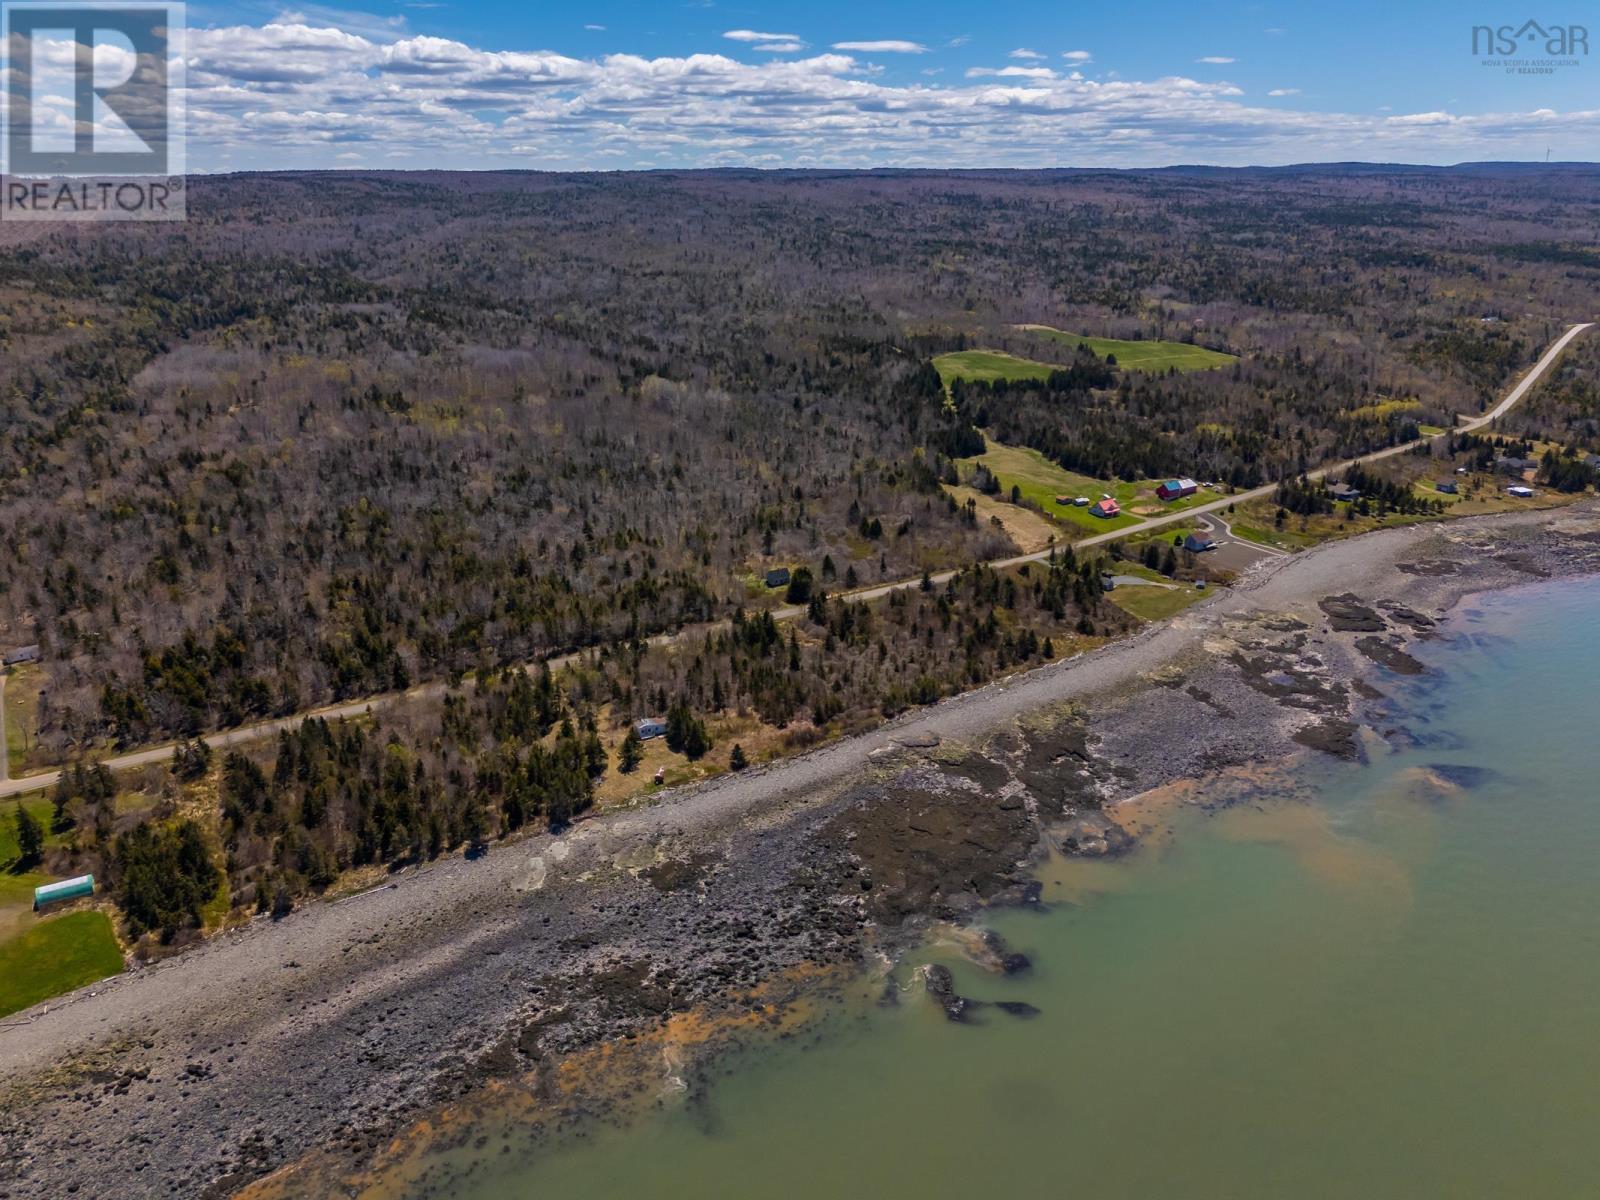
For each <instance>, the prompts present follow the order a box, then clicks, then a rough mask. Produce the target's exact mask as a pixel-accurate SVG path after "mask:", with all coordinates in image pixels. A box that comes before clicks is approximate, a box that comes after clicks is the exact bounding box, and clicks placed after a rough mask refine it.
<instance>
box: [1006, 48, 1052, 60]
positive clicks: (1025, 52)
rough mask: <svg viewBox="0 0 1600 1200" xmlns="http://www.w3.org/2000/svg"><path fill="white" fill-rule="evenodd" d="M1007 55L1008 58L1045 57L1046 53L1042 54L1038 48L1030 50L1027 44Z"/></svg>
mask: <svg viewBox="0 0 1600 1200" xmlns="http://www.w3.org/2000/svg"><path fill="white" fill-rule="evenodd" d="M1006 57H1007V58H1043V57H1044V55H1042V54H1040V53H1039V52H1038V51H1037V50H1029V49H1028V48H1027V47H1026V46H1018V47H1017V48H1016V49H1015V50H1013V51H1012V52H1011V53H1010V54H1008V55H1006Z"/></svg>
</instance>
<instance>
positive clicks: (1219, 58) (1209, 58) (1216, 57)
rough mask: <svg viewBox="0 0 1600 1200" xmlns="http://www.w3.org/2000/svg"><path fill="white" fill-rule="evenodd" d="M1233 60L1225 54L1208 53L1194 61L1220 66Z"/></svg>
mask: <svg viewBox="0 0 1600 1200" xmlns="http://www.w3.org/2000/svg"><path fill="white" fill-rule="evenodd" d="M1234 61H1236V60H1235V59H1232V58H1229V57H1228V56H1227V55H1226V54H1208V55H1206V56H1205V57H1204V58H1197V59H1195V62H1197V63H1210V64H1212V65H1213V66H1221V65H1223V64H1225V63H1231V62H1234Z"/></svg>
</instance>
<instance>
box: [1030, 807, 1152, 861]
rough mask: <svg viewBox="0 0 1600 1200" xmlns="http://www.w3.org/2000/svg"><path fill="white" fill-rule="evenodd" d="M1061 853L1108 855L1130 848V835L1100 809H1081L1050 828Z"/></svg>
mask: <svg viewBox="0 0 1600 1200" xmlns="http://www.w3.org/2000/svg"><path fill="white" fill-rule="evenodd" d="M1050 836H1051V837H1052V838H1053V839H1054V840H1055V843H1056V846H1057V848H1058V849H1059V850H1060V851H1061V853H1063V854H1079V855H1082V856H1083V857H1085V858H1111V857H1115V856H1116V855H1118V854H1122V853H1125V852H1126V851H1128V850H1131V849H1132V848H1133V845H1134V839H1133V835H1132V834H1131V833H1129V832H1128V831H1127V830H1126V829H1124V828H1123V827H1122V826H1121V825H1118V824H1117V823H1116V822H1115V821H1113V820H1112V819H1111V818H1110V817H1108V816H1106V815H1105V814H1104V813H1101V812H1087V813H1081V814H1079V815H1078V816H1076V817H1074V818H1073V819H1072V820H1070V821H1066V822H1064V823H1062V824H1060V825H1057V826H1055V827H1054V828H1052V829H1051V830H1050Z"/></svg>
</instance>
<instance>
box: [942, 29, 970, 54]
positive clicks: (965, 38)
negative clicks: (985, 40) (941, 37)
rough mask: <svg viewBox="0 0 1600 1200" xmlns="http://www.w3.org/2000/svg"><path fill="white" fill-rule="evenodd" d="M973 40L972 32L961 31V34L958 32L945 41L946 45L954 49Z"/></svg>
mask: <svg viewBox="0 0 1600 1200" xmlns="http://www.w3.org/2000/svg"><path fill="white" fill-rule="evenodd" d="M971 40H972V35H971V34H970V33H961V34H957V35H956V36H955V37H953V38H951V39H950V40H949V41H948V42H946V43H945V45H946V46H949V47H950V49H952V50H954V49H956V48H957V47H959V46H965V45H966V44H967V43H968V42H970V41H971Z"/></svg>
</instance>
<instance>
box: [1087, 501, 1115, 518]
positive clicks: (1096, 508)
mask: <svg viewBox="0 0 1600 1200" xmlns="http://www.w3.org/2000/svg"><path fill="white" fill-rule="evenodd" d="M1089 511H1090V512H1091V513H1093V514H1094V515H1095V516H1097V517H1105V518H1106V519H1107V520H1110V519H1111V518H1112V517H1119V516H1121V515H1122V506H1121V505H1119V504H1118V503H1117V502H1116V501H1115V500H1113V499H1112V498H1111V497H1110V496H1107V497H1106V498H1105V499H1104V500H1100V501H1097V502H1096V503H1095V504H1094V505H1093V506H1092V507H1091V508H1090V509H1089Z"/></svg>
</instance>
